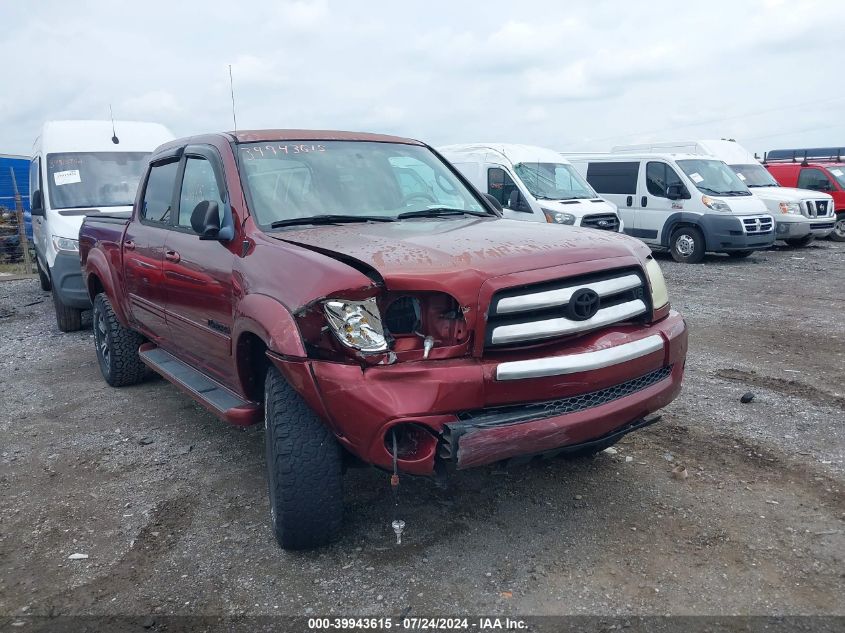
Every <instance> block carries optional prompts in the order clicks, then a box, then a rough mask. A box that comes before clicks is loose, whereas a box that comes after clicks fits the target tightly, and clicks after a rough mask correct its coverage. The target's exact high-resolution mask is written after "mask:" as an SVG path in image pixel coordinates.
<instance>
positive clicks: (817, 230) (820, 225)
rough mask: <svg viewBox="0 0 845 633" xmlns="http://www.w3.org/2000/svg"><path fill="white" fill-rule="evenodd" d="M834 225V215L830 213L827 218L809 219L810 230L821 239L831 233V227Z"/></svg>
mask: <svg viewBox="0 0 845 633" xmlns="http://www.w3.org/2000/svg"><path fill="white" fill-rule="evenodd" d="M835 225H836V216H835V215H832V216H830V217H829V218H821V219H818V220H811V221H810V232H811V233H812V234H813V235H814V236H815V237H817V238H819V239H821V238H824V237H827V236H828V235H830V234H831V233H833V227H834V226H835Z"/></svg>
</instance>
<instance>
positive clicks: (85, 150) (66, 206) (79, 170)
mask: <svg viewBox="0 0 845 633" xmlns="http://www.w3.org/2000/svg"><path fill="white" fill-rule="evenodd" d="M112 130H114V131H112ZM172 139H173V134H171V133H170V131H169V130H168V129H167V128H166V127H164V126H163V125H159V124H158V123H141V122H136V121H115V122H114V127H112V122H111V121H48V122H47V123H45V124H44V127H43V128H42V129H41V134H40V135H39V136H38V138H36V139H35V144H34V147H33V152H32V162H31V163H30V169H29V195H30V206H31V207H32V231H33V241H34V243H35V254H36V264H37V266H38V276H39V279H40V281H41V288H42V289H44V290H52V292H53V303H54V305H55V308H56V321H57V323H58V325H59V329H60V330H61V331H62V332H70V331H73V330H78V329H79V328H80V327H82V311H83V310H86V309H89V308H90V307H91V303H90V301H89V299H88V293H87V292H86V290H85V288H84V287H83V285H82V274H81V272H80V266H79V227H80V226H82V220H83V219H84V217H85V216H86V215H87V214H91V213H100V212H103V213H109V214H113V213H125V214H128V213H129V212H131V210H132V204H133V203H134V201H135V192H136V190H137V188H138V182H139V180H140V179H141V175H142V174H143V171H144V167H145V166H146V162H147V158H148V156H149V155H150V153H151V152H152V150H154V149H155V148H156V147H158V146H159V145H161V144H162V143H166V142H167V141H169V140H172Z"/></svg>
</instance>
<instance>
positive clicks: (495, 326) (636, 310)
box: [485, 268, 651, 348]
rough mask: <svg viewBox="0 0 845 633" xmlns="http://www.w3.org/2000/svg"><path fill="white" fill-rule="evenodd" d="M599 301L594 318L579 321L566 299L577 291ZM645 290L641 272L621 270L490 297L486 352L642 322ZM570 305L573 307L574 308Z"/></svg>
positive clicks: (647, 305) (646, 303)
mask: <svg viewBox="0 0 845 633" xmlns="http://www.w3.org/2000/svg"><path fill="white" fill-rule="evenodd" d="M585 289H588V290H592V291H593V292H595V293H596V294H597V295H598V297H599V299H598V305H597V306H596V305H594V309H596V308H597V311H595V312H594V314H593V316H591V317H589V318H583V316H584V315H582V319H583V320H578V318H575V317H577V315H573V314H572V313H570V308H569V302H570V299H571V298H572V297H573V296H574V295H575V294H576V293H578V292H579V291H581V290H585ZM650 303H651V301H650V295H649V292H648V286H647V284H646V282H645V278H644V276H643V273H642V269H640V268H622V269H617V270H613V271H604V272H600V273H593V274H589V275H582V276H579V277H570V278H567V279H558V280H555V281H552V282H545V283H542V284H534V285H531V286H522V287H519V288H508V289H506V290H500V291H499V292H497V293H496V294H495V295H493V300H492V302H491V304H490V310H489V313H488V315H487V332H486V334H485V346H486V347H488V348H490V347H493V348H501V347H505V346H509V345H523V344H533V343H537V342H543V341H547V340H551V339H555V338H559V337H562V336H570V335H573V334H580V333H583V332H587V331H590V330H596V329H600V328H602V327H606V326H608V325H611V324H613V323H617V322H620V321H628V320H631V319H635V318H641V317H642V316H643V315H645V314H647V313H648V312H649V311H650V309H651V305H650ZM574 307H575V305H573V308H574Z"/></svg>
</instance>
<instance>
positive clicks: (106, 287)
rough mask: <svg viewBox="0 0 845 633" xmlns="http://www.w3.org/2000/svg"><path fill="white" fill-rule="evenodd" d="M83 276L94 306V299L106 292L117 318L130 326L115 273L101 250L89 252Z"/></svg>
mask: <svg viewBox="0 0 845 633" xmlns="http://www.w3.org/2000/svg"><path fill="white" fill-rule="evenodd" d="M83 275H84V281H85V289H86V291H87V292H88V298H89V299H90V300H91V304H92V305H93V303H94V299H95V298H96V296H97V295H98V294H100V293H101V292H104V293H105V294H106V296H107V297H108V298H109V302H110V303H111V306H112V310H113V311H114V313H115V316H117V319H118V321H120V323H121V325H123V326H128V324H129V319H128V314H127V313H126V309H125V306H124V304H123V302H122V301H121V300H120V297H119V296H118V294H117V287H118V284H116V283H115V278H114V275H115V273H114V271H113V269H112V267H111V266H110V265H109V262H108V261H107V260H106V256H105V255H104V254H103V253H102V252H101V251H99V250H96V249H92V250H91V251H89V252H88V256H87V258H86V260H85V266H84V267H83Z"/></svg>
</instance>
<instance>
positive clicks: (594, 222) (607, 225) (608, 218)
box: [581, 213, 619, 233]
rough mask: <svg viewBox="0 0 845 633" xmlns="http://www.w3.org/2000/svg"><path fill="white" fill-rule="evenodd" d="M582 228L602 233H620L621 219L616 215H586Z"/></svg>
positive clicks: (582, 221)
mask: <svg viewBox="0 0 845 633" xmlns="http://www.w3.org/2000/svg"><path fill="white" fill-rule="evenodd" d="M581 226H586V227H587V228H590V229H600V230H602V231H613V232H614V233H618V232H619V218H617V217H616V214H615V213H599V214H596V215H585V216H584V217H583V219H582V220H581Z"/></svg>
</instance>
